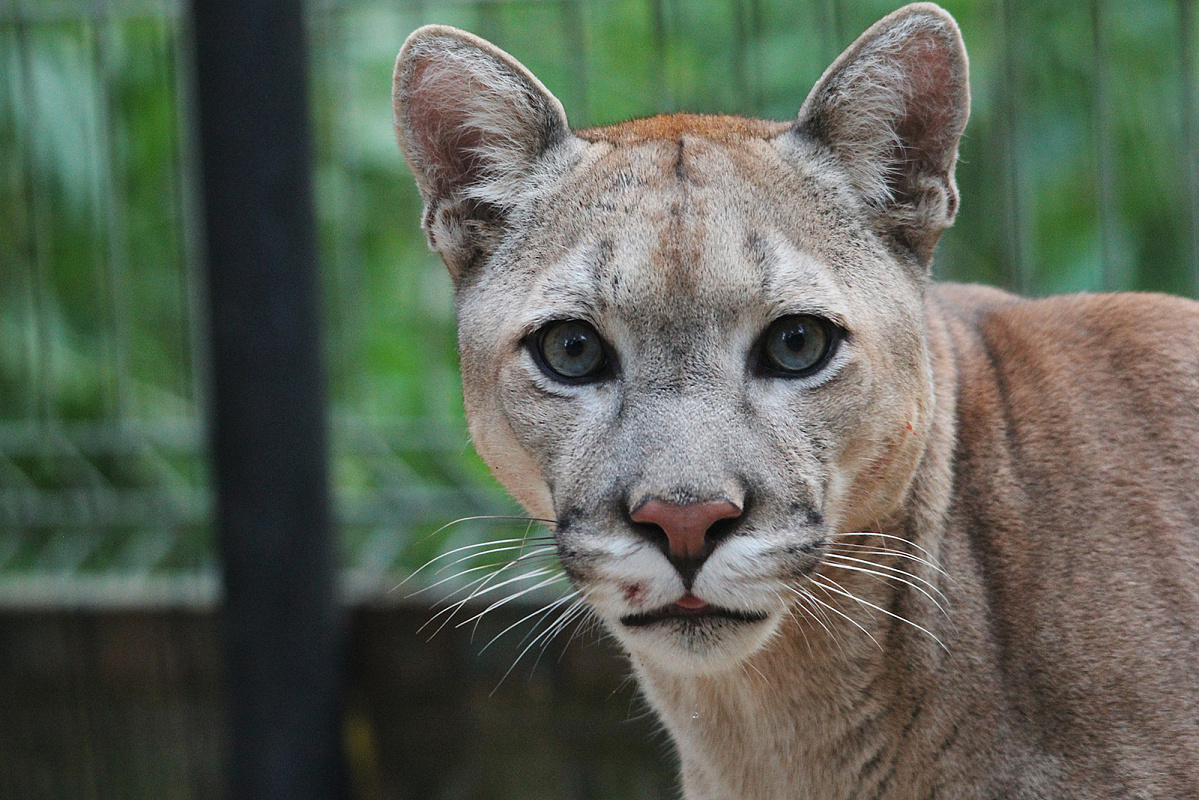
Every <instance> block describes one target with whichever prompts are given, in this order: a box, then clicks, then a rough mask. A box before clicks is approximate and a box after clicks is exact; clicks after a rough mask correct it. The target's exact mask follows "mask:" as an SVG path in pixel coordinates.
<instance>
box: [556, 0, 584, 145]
mask: <svg viewBox="0 0 1199 800" xmlns="http://www.w3.org/2000/svg"><path fill="white" fill-rule="evenodd" d="M582 5H583V0H564V2H563V8H562V15H563V19H562V22H563V28H564V29H565V30H564V31H563V32H564V33H565V35H566V41H567V43H568V45H569V47H570V75H571V79H572V83H574V90H575V101H576V108H575V113H574V115H573V116H572V117H571V120H570V123H571V125H572V126H574V127H575V128H585V127H587V126H588V125H590V124H591V121H590V120H591V102H590V98H589V97H588V94H589V93H588V74H587V27H586V25H585V23H584V21H583V9H582Z"/></svg>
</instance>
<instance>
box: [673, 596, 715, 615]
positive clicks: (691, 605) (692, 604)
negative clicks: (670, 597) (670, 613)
mask: <svg viewBox="0 0 1199 800" xmlns="http://www.w3.org/2000/svg"><path fill="white" fill-rule="evenodd" d="M674 604H675V605H676V606H678V607H679V608H685V609H688V610H689V611H695V610H697V609H700V608H704V607H706V606H707V605H708V604H707V602H705V601H703V600H700V599H699V598H698V597H696V596H695V595H693V594H691V592H687V594H685V595H683V596H682V597H680V598H679V599H678V600H675V601H674Z"/></svg>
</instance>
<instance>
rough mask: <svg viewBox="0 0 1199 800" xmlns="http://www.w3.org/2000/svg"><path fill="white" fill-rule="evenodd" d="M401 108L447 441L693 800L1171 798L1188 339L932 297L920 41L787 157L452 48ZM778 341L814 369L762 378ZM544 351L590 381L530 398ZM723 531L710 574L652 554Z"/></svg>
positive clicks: (958, 90) (1106, 316) (1198, 436)
mask: <svg viewBox="0 0 1199 800" xmlns="http://www.w3.org/2000/svg"><path fill="white" fill-rule="evenodd" d="M394 96H395V111H396V126H397V128H396V129H397V136H398V139H399V142H400V145H401V148H402V149H403V152H404V154H405V156H406V158H407V159H408V162H409V164H410V165H411V167H412V168H413V171H414V173H415V174H416V176H417V181H418V183H419V184H420V188H421V191H422V193H423V195H424V197H425V200H426V203H427V210H426V215H425V228H426V231H428V233H429V237H430V243H431V245H432V246H433V247H434V248H435V249H437V250H438V251H439V252H440V253H441V254H442V255H443V256H444V257H445V260H446V263H447V265H448V266H449V268H450V271H451V274H452V276H453V278H454V285H455V291H456V303H457V312H458V320H459V347H460V354H461V361H462V372H463V385H464V391H465V398H466V404H467V413H468V419H469V421H470V427H471V434H472V437H473V439H474V441H475V444H476V446H477V447H478V449H479V452H480V453H481V454H482V456H483V457H484V458H485V459H486V460H487V462H488V463H489V465H490V466H491V468H492V469H493V471H494V472H495V474H496V476H497V477H498V478H499V479H500V480H501V481H502V482H503V483H504V484H505V486H507V487H508V489H509V490H510V491H512V493H513V494H514V495H515V496H516V497H517V498H518V499H519V500H520V501H521V502H522V503H523V504H524V505H525V506H526V508H527V509H528V510H529V512H530V513H531V514H532V515H534V516H536V517H542V518H552V519H555V520H557V522H556V525H555V526H554V536H555V540H556V543H557V549H558V554H559V558H560V560H561V562H562V565H563V567H564V569H565V570H566V572H567V574H568V575H569V576H570V578H571V580H572V581H573V583H574V584H575V585H576V587H577V588H578V589H579V590H581V591H582V593H583V596H584V597H585V598H586V601H587V603H588V604H589V606H590V608H591V610H592V612H593V613H594V614H595V615H596V616H597V617H598V618H600V619H601V620H602V621H603V622H604V623H605V625H607V627H608V628H609V629H610V630H611V631H612V633H613V634H614V635H615V636H616V637H617V638H618V639H619V640H620V641H621V643H622V644H623V645H624V647H625V648H626V649H627V651H628V653H629V656H630V659H631V662H632V664H633V667H634V669H635V671H636V673H637V676H638V678H639V681H640V685H641V687H642V689H643V691H644V692H645V694H646V695H647V697H648V698H649V699H650V701H651V702H652V704H653V706H654V708H655V709H656V710H657V712H658V714H659V715H660V716H661V718H662V720H663V722H664V723H665V725H666V727H667V728H668V729H669V731H670V733H671V735H672V737H673V739H674V742H675V743H676V746H677V748H678V753H679V757H680V761H681V766H682V779H683V784H684V792H685V794H686V796H687V797H688V798H691V800H716V799H717V798H720V799H722V800H757V799H761V800H766V799H767V798H770V799H774V798H797V797H804V798H850V797H854V798H877V799H881V798H914V799H919V798H934V797H940V798H998V797H1007V798H1112V797H1143V798H1150V797H1152V798H1164V797H1168V798H1188V797H1199V634H1197V626H1196V621H1197V620H1199V477H1197V476H1199V305H1197V304H1195V303H1192V302H1189V301H1185V300H1180V299H1173V298H1167V297H1161V296H1133V295H1123V296H1121V295H1110V296H1105V295H1099V296H1080V297H1067V298H1054V299H1048V300H1037V301H1031V300H1024V299H1021V298H1017V297H1014V296H1011V295H1008V294H1006V293H1003V292H1000V291H998V290H993V289H985V288H981V287H960V286H934V285H930V284H929V282H928V268H929V264H930V261H931V258H932V254H933V249H934V247H935V245H936V241H937V238H938V237H939V235H940V234H941V232H942V231H943V230H944V229H945V228H946V227H947V226H948V225H949V224H950V223H951V222H952V221H953V216H954V213H955V212H956V209H957V190H956V187H955V185H954V180H953V166H954V162H955V161H956V158H957V143H958V139H959V137H960V135H961V133H962V130H963V128H964V126H965V122H966V117H967V114H968V107H969V93H968V88H967V63H966V56H965V51H964V49H963V47H962V43H961V37H960V34H959V33H958V30H957V27H956V25H955V24H954V22H953V20H952V19H951V18H950V17H949V16H948V15H947V14H945V12H943V11H942V10H940V9H939V8H937V7H936V6H933V5H931V4H926V3H919V4H914V5H911V6H907V7H905V8H903V9H901V10H899V11H897V12H895V13H894V14H891V15H890V16H888V17H886V18H885V19H883V20H882V21H880V22H879V23H878V24H877V25H875V26H873V27H872V28H871V29H870V30H869V31H867V32H866V33H865V34H863V36H862V37H861V38H860V39H859V40H858V41H857V42H855V43H854V44H853V45H852V46H851V47H850V48H849V49H848V50H847V51H846V52H845V53H844V54H843V55H842V56H841V57H840V58H839V59H837V61H836V62H835V63H834V64H833V65H832V66H831V67H830V68H829V70H828V71H827V72H826V73H825V75H824V76H823V77H822V78H821V80H820V81H819V83H818V84H817V86H816V88H815V89H813V91H812V93H811V94H810V95H809V97H808V99H807V101H806V102H804V103H803V104H802V107H801V110H800V112H799V115H798V118H797V119H796V120H795V121H793V122H786V123H773V122H764V121H759V120H748V119H740V118H734V117H703V116H693V115H674V116H667V117H655V118H653V119H649V120H640V121H635V122H630V123H625V124H622V125H616V126H611V127H607V128H596V129H590V130H583V131H578V132H572V131H570V129H569V126H568V125H567V123H566V119H565V116H564V114H563V112H562V107H561V105H560V104H559V103H558V102H557V101H556V100H555V99H554V98H553V97H552V96H551V95H550V94H549V93H548V92H547V91H546V90H545V88H544V87H543V86H541V84H540V83H538V82H537V80H536V79H535V78H533V76H532V75H530V74H529V73H528V72H527V71H526V70H525V69H524V68H523V67H521V66H520V65H519V64H518V63H516V62H515V61H514V60H513V59H512V58H511V57H510V56H508V55H506V54H504V53H503V52H501V51H499V50H498V49H496V48H495V47H494V46H492V45H490V44H487V43H486V42H483V41H481V40H479V39H477V38H475V37H473V36H471V35H470V34H466V33H463V32H461V31H456V30H454V29H451V28H445V27H428V28H422V29H421V30H419V31H417V32H416V33H414V34H413V35H412V36H411V37H410V38H409V40H408V42H407V43H406V44H405V46H404V49H403V50H402V51H401V53H400V57H399V60H398V62H397V66H396V82H395V95H394ZM794 319H801V320H806V321H809V322H810V321H812V320H823V321H824V322H823V323H821V324H823V325H826V326H828V327H827V330H830V331H834V333H833V334H831V335H830V341H834V342H835V344H834V346H832V347H831V348H829V349H827V350H826V351H825V353H826V355H825V357H824V360H823V361H821V362H820V363H819V364H818V365H817V367H818V368H817V367H813V368H812V369H810V370H795V371H793V372H787V373H782V372H780V371H779V370H778V369H775V368H773V367H770V366H769V364H767V362H766V361H764V359H766V356H765V355H763V353H765V352H766V351H767V348H768V345H769V341H768V340H769V337H770V335H771V332H772V331H774V330H775V329H776V327H777V325H778V323H779V322H780V321H786V320H794ZM565 322H569V323H570V324H571V325H575V326H576V328H575V330H578V329H579V328H578V326H583V328H582V329H583V330H585V331H589V332H590V333H588V334H587V335H588V336H591V337H592V339H591V340H590V341H593V342H596V341H598V342H600V343H601V344H602V348H603V350H602V352H603V359H601V363H602V369H594V370H592V371H591V372H590V373H588V374H586V375H585V376H584V378H585V379H575V378H571V377H569V376H566V377H564V375H563V374H562V373H561V372H560V371H556V370H555V368H553V367H552V366H548V365H547V360H546V358H547V357H546V354H545V349H544V342H545V340H546V337H547V336H549V335H551V334H552V333H553V332H554V331H555V330H558V329H559V328H558V327H556V326H561V325H562V324H563V323H565ZM576 345H577V342H576V343H575V345H572V346H576ZM713 504H715V505H718V506H719V507H720V508H722V509H733V511H734V513H733V516H732V517H731V518H725V519H722V520H721V521H720V522H719V524H717V523H713V524H712V525H711V527H708V528H707V536H706V538H704V539H703V542H702V556H701V557H700V558H686V559H684V558H680V557H679V553H678V552H676V550H677V548H676V542H675V540H674V538H673V537H675V536H676V534H675V533H672V532H671V530H670V526H669V524H668V522H666V521H662V524H661V525H657V524H655V523H653V522H652V521H651V522H646V521H645V520H646V519H648V517H647V516H646V512H645V511H644V509H646V508H671V509H676V510H681V511H679V513H692V512H691V511H688V509H691V510H694V509H699V508H705V507H711V506H713ZM672 513H673V512H672ZM726 516H727V514H726ZM662 519H663V520H665V518H662ZM704 524H705V525H707V523H706V522H705V523H704ZM678 535H680V536H681V534H678ZM690 547H691V545H688V548H690ZM688 548H683V550H685V551H686V552H688V553H690V552H691V550H690V549H688Z"/></svg>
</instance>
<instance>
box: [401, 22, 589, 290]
mask: <svg viewBox="0 0 1199 800" xmlns="http://www.w3.org/2000/svg"><path fill="white" fill-rule="evenodd" d="M392 103H393V107H394V111H395V130H396V139H397V140H398V141H399V144H400V149H401V150H402V151H403V153H404V157H405V158H406V159H407V161H408V165H409V166H410V167H411V168H412V172H413V174H414V175H415V176H416V182H417V185H418V186H419V187H420V192H421V196H422V197H423V198H424V201H425V215H424V223H423V227H424V229H425V233H426V234H427V235H428V237H429V246H430V247H431V248H433V249H434V250H436V251H437V252H438V253H440V254H441V256H442V258H443V259H444V260H445V263H446V266H447V267H449V270H450V274H451V275H452V276H453V277H454V279H455V280H458V279H459V278H460V277H461V275H462V272H463V270H464V269H465V268H466V267H467V266H468V265H469V264H471V263H473V262H474V261H475V260H476V259H477V258H478V257H479V256H480V255H482V254H485V253H487V252H489V250H490V248H491V246H493V244H494V241H495V238H496V236H497V234H498V233H499V231H500V230H501V229H502V226H503V221H504V218H505V216H507V214H508V213H509V212H510V211H511V210H512V208H513V207H514V206H515V205H516V204H517V203H518V202H519V200H520V197H521V194H522V192H523V190H525V189H526V188H527V186H528V178H529V175H530V173H531V172H532V171H533V170H534V169H535V167H536V166H537V164H538V162H539V160H540V159H541V158H542V157H543V155H544V154H545V153H546V151H548V150H549V149H551V148H553V147H555V146H556V145H558V144H560V143H562V142H563V141H565V140H566V139H567V138H568V137H569V136H570V135H571V134H570V126H569V124H568V123H567V121H566V112H565V111H564V110H563V109H562V104H561V103H559V102H558V100H557V99H556V98H555V97H554V96H553V95H552V94H550V93H549V91H547V90H546V88H545V87H544V86H542V85H541V82H540V81H538V80H537V79H536V78H535V77H533V75H532V74H531V73H530V72H529V71H528V70H527V69H525V68H524V67H523V66H521V64H520V63H519V62H517V61H516V59H514V58H512V57H511V56H510V55H508V54H507V53H505V52H504V51H503V50H500V49H499V48H498V47H496V46H495V45H493V44H491V43H490V42H485V41H483V40H482V39H480V38H478V37H477V36H473V35H471V34H469V33H466V32H465V31H460V30H458V29H457V28H450V27H447V26H444V25H426V26H425V27H423V28H420V29H418V30H417V31H415V32H414V33H413V34H412V35H411V36H409V37H408V40H407V41H406V42H404V47H403V48H402V49H401V50H400V55H399V57H398V58H397V59H396V67H395V77H394V81H393V83H392Z"/></svg>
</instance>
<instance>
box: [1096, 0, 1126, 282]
mask: <svg viewBox="0 0 1199 800" xmlns="http://www.w3.org/2000/svg"><path fill="white" fill-rule="evenodd" d="M1103 18H1104V15H1103V0H1091V47H1092V50H1093V52H1094V69H1093V70H1092V92H1093V93H1094V98H1093V103H1092V108H1093V113H1092V117H1091V120H1092V122H1091V124H1092V125H1093V126H1094V131H1095V134H1094V136H1095V192H1096V194H1097V195H1098V198H1097V200H1098V203H1097V204H1098V211H1099V246H1100V248H1099V253H1100V270H1101V273H1100V278H1101V283H1102V286H1103V290H1104V291H1107V292H1113V291H1116V290H1117V289H1120V288H1122V284H1123V283H1124V280H1123V270H1122V269H1121V268H1120V267H1121V265H1120V264H1118V263H1117V261H1116V257H1117V253H1118V252H1119V250H1118V248H1117V247H1116V245H1115V244H1114V238H1115V236H1116V233H1117V232H1116V225H1117V219H1118V216H1119V214H1118V212H1117V210H1116V194H1115V192H1116V188H1115V184H1116V179H1115V164H1116V147H1115V142H1114V141H1113V137H1112V125H1111V100H1110V97H1109V94H1108V88H1107V48H1106V45H1105V42H1104V23H1103Z"/></svg>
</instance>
